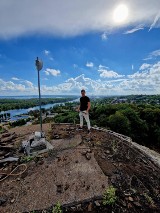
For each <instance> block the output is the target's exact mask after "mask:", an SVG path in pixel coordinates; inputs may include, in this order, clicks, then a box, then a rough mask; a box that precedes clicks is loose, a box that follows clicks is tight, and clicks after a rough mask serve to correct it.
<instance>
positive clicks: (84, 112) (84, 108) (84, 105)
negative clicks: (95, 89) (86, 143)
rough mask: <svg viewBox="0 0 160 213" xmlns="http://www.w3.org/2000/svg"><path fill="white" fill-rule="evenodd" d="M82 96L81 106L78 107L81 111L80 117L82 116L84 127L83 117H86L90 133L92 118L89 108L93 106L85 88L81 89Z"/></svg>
mask: <svg viewBox="0 0 160 213" xmlns="http://www.w3.org/2000/svg"><path fill="white" fill-rule="evenodd" d="M81 95H82V97H81V98H80V106H79V108H78V111H79V117H80V128H79V129H82V128H83V117H84V118H85V120H86V122H87V127H88V133H90V128H91V125H90V120H89V110H90V107H91V103H90V99H89V98H88V97H87V96H86V92H85V90H84V89H82V90H81Z"/></svg>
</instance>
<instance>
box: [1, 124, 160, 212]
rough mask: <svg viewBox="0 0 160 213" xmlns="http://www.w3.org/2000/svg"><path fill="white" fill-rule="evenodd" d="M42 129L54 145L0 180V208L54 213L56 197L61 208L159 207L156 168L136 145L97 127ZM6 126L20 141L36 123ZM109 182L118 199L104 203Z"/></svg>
mask: <svg viewBox="0 0 160 213" xmlns="http://www.w3.org/2000/svg"><path fill="white" fill-rule="evenodd" d="M43 130H44V131H45V132H46V137H47V139H48V140H49V141H50V143H51V144H52V145H53V146H54V149H53V150H52V151H50V152H49V153H46V154H43V155H41V156H38V157H35V158H34V159H32V160H31V161H30V162H25V164H26V165H27V170H26V171H25V172H24V173H23V174H22V175H21V176H10V177H8V178H7V179H5V180H4V181H2V182H0V188H1V191H0V202H1V203H0V212H2V213H3V212H4V213H6V212H7V213H11V212H17V213H18V212H33V211H34V212H39V213H40V212H52V209H53V205H55V204H56V203H57V202H58V201H59V202H60V203H61V206H62V209H63V212H93V213H94V212H160V168H158V167H157V166H156V165H155V164H154V163H153V162H152V161H150V160H149V159H148V158H147V157H146V156H144V155H143V154H142V153H141V152H139V150H137V149H134V148H133V147H132V146H130V144H128V143H126V142H124V141H123V140H121V139H118V138H116V137H114V136H113V135H110V134H108V133H107V132H103V131H100V130H96V129H92V131H91V134H87V130H86V129H85V128H84V130H83V131H80V130H77V127H76V126H74V125H69V124H68V125H67V124H63V125H58V124H57V125H51V124H44V125H43ZM10 131H11V132H15V133H16V134H17V136H18V137H17V139H16V142H17V144H19V143H20V140H22V139H24V138H25V139H26V138H27V137H28V136H29V134H31V133H32V132H33V131H39V125H32V126H27V127H19V128H14V129H11V130H10ZM16 153H17V151H16ZM17 155H18V153H17ZM17 164H18V163H17ZM17 164H6V165H5V166H4V165H3V168H6V169H7V168H9V166H10V167H12V168H14V166H16V165H17ZM111 185H112V186H113V187H114V188H115V189H116V202H115V204H114V205H106V206H104V205H103V204H102V201H103V194H104V191H105V190H106V189H108V187H109V186H111ZM2 201H5V202H2Z"/></svg>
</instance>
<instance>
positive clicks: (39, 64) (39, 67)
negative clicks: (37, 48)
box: [36, 57, 43, 137]
mask: <svg viewBox="0 0 160 213" xmlns="http://www.w3.org/2000/svg"><path fill="white" fill-rule="evenodd" d="M42 67H43V62H42V61H41V60H39V59H38V57H37V59H36V68H37V71H38V92H39V111H40V128H41V137H42V112H41V91H40V76H39V71H40V70H41V69H42Z"/></svg>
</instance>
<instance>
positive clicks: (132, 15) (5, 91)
mask: <svg viewBox="0 0 160 213" xmlns="http://www.w3.org/2000/svg"><path fill="white" fill-rule="evenodd" d="M122 4H123V5H125V6H126V8H128V16H127V17H126V19H124V20H123V21H122V22H119V20H115V19H114V12H115V9H116V8H117V7H118V6H119V5H122ZM122 12H123V11H122ZM123 13H124V12H123ZM37 56H38V57H39V58H40V59H41V60H43V64H44V66H43V69H42V70H41V71H40V78H41V92H42V94H43V95H59V94H63V95H65V94H66V95H67V94H74V95H79V93H80V90H81V89H82V88H84V89H86V91H87V94H89V95H91V94H95V95H129V94H159V93H160V0H152V1H150V0H141V1H138V0H126V1H125V0H123V1H119V0H113V1H109V0H99V1H98V0H85V1H82V0H77V1H74V0H68V1H65V0H59V1H56V0H46V1H43V0H34V1H29V0H23V1H20V0H1V2H0V96H2V95H5V96H6V95H37V94H38V89H37V71H36V67H35V59H36V57H37Z"/></svg>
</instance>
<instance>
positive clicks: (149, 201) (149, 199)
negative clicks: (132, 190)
mask: <svg viewBox="0 0 160 213" xmlns="http://www.w3.org/2000/svg"><path fill="white" fill-rule="evenodd" d="M144 197H145V198H146V200H147V202H148V203H149V204H150V205H152V206H154V201H153V199H152V198H151V197H150V196H149V195H148V194H147V193H144Z"/></svg>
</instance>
